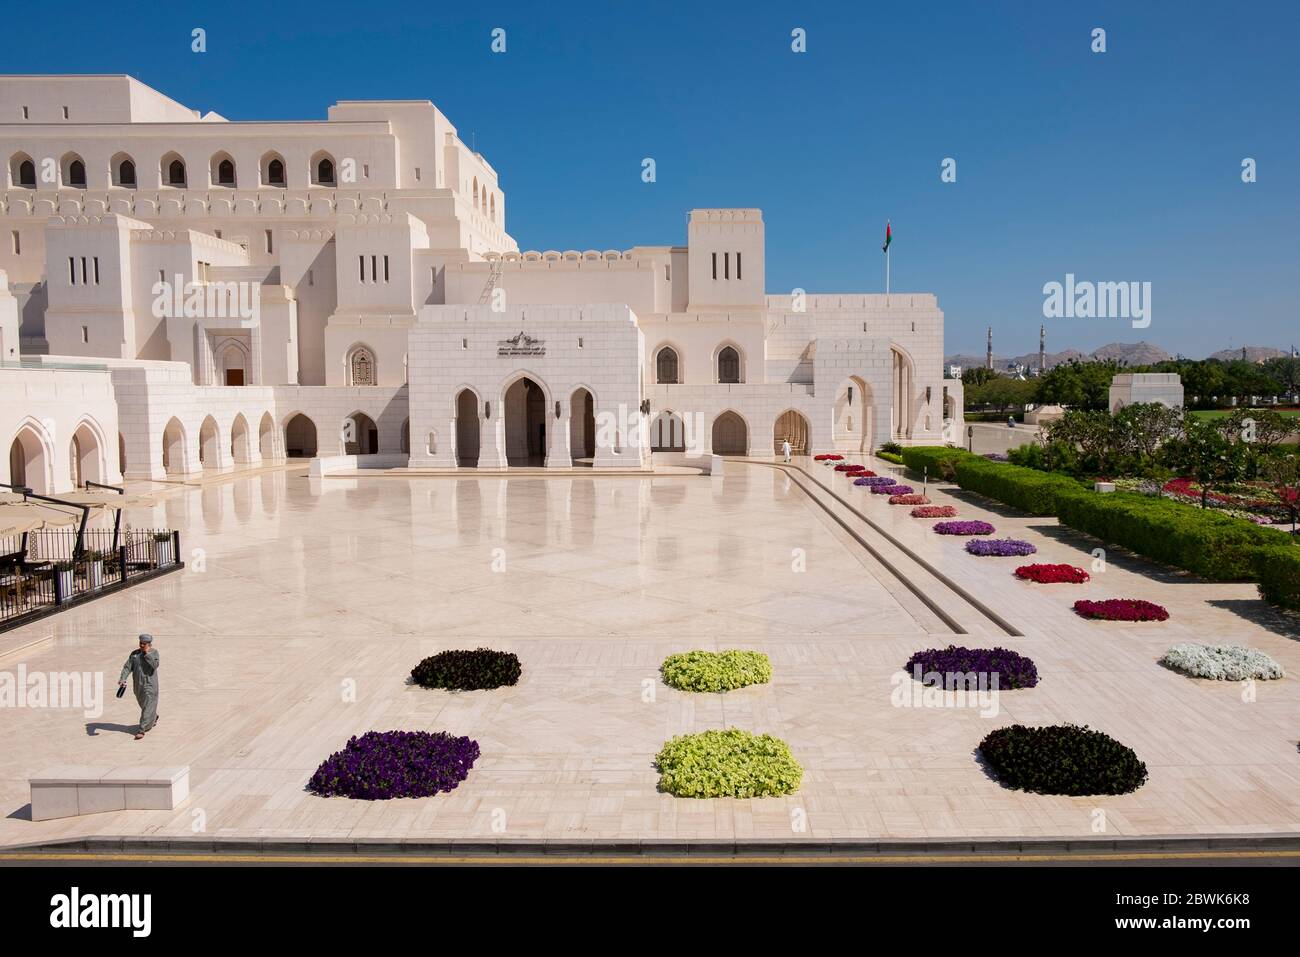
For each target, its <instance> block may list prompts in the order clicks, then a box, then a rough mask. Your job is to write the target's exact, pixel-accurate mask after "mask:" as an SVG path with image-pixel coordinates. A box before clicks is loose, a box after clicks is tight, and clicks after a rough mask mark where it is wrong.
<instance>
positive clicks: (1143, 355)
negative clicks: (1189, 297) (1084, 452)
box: [943, 342, 1291, 372]
mask: <svg viewBox="0 0 1300 957" xmlns="http://www.w3.org/2000/svg"><path fill="white" fill-rule="evenodd" d="M1245 349H1246V359H1247V361H1249V362H1262V361H1263V360H1265V359H1272V358H1275V357H1277V356H1286V355H1290V354H1291V353H1290V351H1289V350H1287V349H1275V348H1273V347H1272V346H1246V347H1245ZM1171 358H1173V357H1172V356H1170V355H1169V353H1168V352H1165V350H1164V349H1161V348H1160V347H1159V346H1156V345H1152V344H1151V343H1149V342H1112V343H1110V344H1108V345H1104V346H1102V347H1101V348H1100V349H1094V350H1093V351H1092V352H1080V351H1079V350H1078V349H1066V350H1064V351H1062V352H1049V353H1047V354H1046V355H1045V356H1044V360H1045V362H1046V365H1047V368H1049V369H1050V368H1052V367H1053V366H1058V365H1060V364H1061V363H1063V362H1069V361H1070V360H1072V359H1078V360H1079V361H1080V362H1087V361H1088V360H1090V359H1097V360H1101V361H1105V360H1108V359H1113V360H1115V361H1117V362H1121V363H1123V364H1125V365H1129V366H1145V365H1152V364H1154V363H1157V362H1163V361H1164V360H1166V359H1171ZM1209 358H1211V359H1240V358H1241V347H1238V348H1236V349H1221V350H1220V351H1218V352H1216V353H1214V354H1213V355H1212V356H1210V357H1209ZM943 361H944V365H945V366H952V365H959V366H961V367H962V368H963V369H970V368H972V367H975V366H983V365H984V356H983V355H982V354H981V355H973V354H971V353H965V352H963V353H958V354H957V355H951V356H944V360H943ZM1013 365H1022V366H1024V367H1025V368H1027V369H1030V370H1033V369H1037V368H1038V353H1037V352H1028V353H1025V354H1024V355H1019V356H1003V355H998V354H997V353H994V354H993V368H994V369H996V370H998V371H999V372H1003V371H1006V369H1007V368H1009V367H1010V366H1013Z"/></svg>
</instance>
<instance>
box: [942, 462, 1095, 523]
mask: <svg viewBox="0 0 1300 957" xmlns="http://www.w3.org/2000/svg"><path fill="white" fill-rule="evenodd" d="M956 468H957V484H958V485H960V486H961V487H962V488H964V489H969V490H970V491H972V492H978V493H979V494H981V495H985V496H987V497H988V498H991V499H996V500H997V501H999V502H1003V503H1005V504H1007V505H1010V506H1012V507H1013V508H1018V509H1020V510H1021V511H1022V512H1029V513H1030V514H1031V515H1056V514H1058V506H1059V501H1060V499H1061V497H1062V496H1066V495H1078V494H1082V493H1083V492H1084V487H1083V486H1082V485H1080V484H1079V483H1078V482H1077V481H1075V480H1074V479H1072V478H1070V477H1069V476H1067V475H1058V474H1055V473H1053V472H1040V471H1038V470H1037V469H1031V468H1024V467H1022V466H1019V465H1002V464H999V463H997V462H990V461H989V460H988V459H986V458H984V457H983V456H980V455H966V456H963V457H962V458H959V459H958V460H957V465H956Z"/></svg>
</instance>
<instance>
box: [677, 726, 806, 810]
mask: <svg viewBox="0 0 1300 957" xmlns="http://www.w3.org/2000/svg"><path fill="white" fill-rule="evenodd" d="M655 766H656V767H657V768H658V769H659V775H660V777H659V788H660V790H662V791H666V792H668V793H669V794H673V795H676V796H677V797H693V798H712V797H734V798H751V797H771V796H775V795H780V794H790V793H792V792H794V791H797V790H799V784H800V783H801V782H802V781H803V768H802V767H800V766H799V762H798V761H796V760H795V759H794V755H793V754H791V753H790V746H789V745H788V744H786V743H785V742H784V741H782V740H781V739H780V738H774V737H772V735H770V734H751V733H750V732H748V731H741V730H740V729H739V728H729V729H727V730H726V731H701V732H700V733H699V734H683V735H679V736H678V737H675V738H672V739H671V740H669V741H668V742H667V743H665V744H664V746H663V749H662V750H661V751H660V752H659V754H658V755H657V756H656V757H655Z"/></svg>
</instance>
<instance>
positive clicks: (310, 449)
mask: <svg viewBox="0 0 1300 957" xmlns="http://www.w3.org/2000/svg"><path fill="white" fill-rule="evenodd" d="M284 454H285V455H286V456H287V457H288V458H291V459H313V458H315V457H316V423H315V422H313V421H312V420H311V419H309V418H307V416H305V415H303V414H302V413H301V412H297V413H295V414H294V415H293V416H292V417H291V418H290V419H289V421H288V422H286V423H285V424H284Z"/></svg>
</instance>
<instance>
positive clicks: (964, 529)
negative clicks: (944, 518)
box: [934, 521, 996, 535]
mask: <svg viewBox="0 0 1300 957" xmlns="http://www.w3.org/2000/svg"><path fill="white" fill-rule="evenodd" d="M934 530H935V531H936V532H938V533H939V534H940V535H992V534H993V532H994V531H996V529H994V528H993V526H992V525H990V524H989V523H988V522H980V521H964V522H939V523H938V524H937V525H935V526H934Z"/></svg>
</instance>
